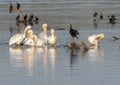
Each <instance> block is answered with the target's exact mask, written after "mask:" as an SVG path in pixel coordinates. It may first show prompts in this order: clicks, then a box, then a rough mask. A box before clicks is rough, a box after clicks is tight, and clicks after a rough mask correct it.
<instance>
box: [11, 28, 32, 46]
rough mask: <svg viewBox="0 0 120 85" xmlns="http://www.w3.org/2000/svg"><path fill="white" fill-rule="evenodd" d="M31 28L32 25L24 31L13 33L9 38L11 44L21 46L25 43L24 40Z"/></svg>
mask: <svg viewBox="0 0 120 85" xmlns="http://www.w3.org/2000/svg"><path fill="white" fill-rule="evenodd" d="M30 29H31V26H27V27H26V28H25V30H24V32H23V33H18V34H15V35H13V36H12V37H11V38H10V40H9V45H13V44H17V45H18V46H20V44H23V41H24V39H25V38H26V32H27V31H28V30H30Z"/></svg>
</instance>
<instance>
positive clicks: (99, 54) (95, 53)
mask: <svg viewBox="0 0 120 85" xmlns="http://www.w3.org/2000/svg"><path fill="white" fill-rule="evenodd" d="M87 55H88V58H89V60H90V62H95V61H103V60H104V51H103V49H102V48H101V47H99V46H96V47H95V48H93V49H89V50H88V51H82V53H81V56H82V57H85V56H87Z"/></svg>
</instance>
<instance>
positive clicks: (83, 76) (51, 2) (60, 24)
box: [0, 0, 120, 85]
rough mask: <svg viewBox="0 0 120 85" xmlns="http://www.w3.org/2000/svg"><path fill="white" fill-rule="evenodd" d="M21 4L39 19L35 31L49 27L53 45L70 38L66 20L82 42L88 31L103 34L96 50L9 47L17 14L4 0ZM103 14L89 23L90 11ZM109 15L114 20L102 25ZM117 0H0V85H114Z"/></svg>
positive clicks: (119, 57) (118, 67)
mask: <svg viewBox="0 0 120 85" xmlns="http://www.w3.org/2000/svg"><path fill="white" fill-rule="evenodd" d="M10 2H12V3H13V4H15V3H16V2H19V3H21V9H22V10H23V12H24V13H33V14H35V15H36V16H38V17H39V18H40V19H41V20H40V21H39V23H38V24H34V25H33V31H34V33H35V34H36V35H38V34H39V33H40V32H42V24H43V23H47V24H48V25H49V27H50V28H55V30H56V31H55V33H56V36H57V37H58V42H57V46H59V45H65V44H66V42H69V41H70V40H71V37H70V35H69V29H68V27H67V24H68V23H71V24H72V25H73V27H74V28H75V29H77V30H78V31H79V33H80V35H79V39H75V40H76V42H77V43H79V42H80V40H83V41H85V42H86V44H87V45H88V46H89V43H88V41H87V38H88V36H89V35H92V34H98V33H104V34H105V38H104V39H103V41H101V42H100V47H99V48H98V49H96V50H89V51H88V52H84V51H83V50H82V49H77V50H76V49H75V50H74V51H73V50H70V49H68V48H65V47H56V48H49V47H45V48H34V47H30V48H11V47H9V46H8V41H9V39H10V37H11V36H12V35H14V34H16V33H18V32H21V31H22V30H24V27H25V25H24V24H22V23H19V24H18V23H16V21H15V18H16V16H17V13H12V14H9V3H10ZM95 11H97V12H98V13H101V12H103V14H104V20H100V21H99V22H98V23H95V24H94V23H93V17H92V16H93V13H94V12H95ZM112 14H114V15H115V16H116V18H117V19H118V20H117V23H116V24H115V25H111V24H108V19H107V16H109V15H112ZM112 36H117V37H120V1H119V0H114V1H113V0H74V1H73V0H0V43H3V44H1V45H0V54H1V55H0V84H1V85H61V84H63V85H74V84H75V85H80V84H84V85H88V84H89V85H113V84H116V85H118V84H119V83H120V54H119V53H120V41H119V40H117V41H110V40H111V38H112Z"/></svg>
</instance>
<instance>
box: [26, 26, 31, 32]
mask: <svg viewBox="0 0 120 85" xmlns="http://www.w3.org/2000/svg"><path fill="white" fill-rule="evenodd" d="M28 30H31V26H30V25H28V26H27V27H26V28H25V30H24V32H25V33H26V32H27V31H28Z"/></svg>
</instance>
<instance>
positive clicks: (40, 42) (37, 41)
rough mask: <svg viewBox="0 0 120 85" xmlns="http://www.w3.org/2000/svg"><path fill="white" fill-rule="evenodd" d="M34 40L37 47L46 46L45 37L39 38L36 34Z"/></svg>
mask: <svg viewBox="0 0 120 85" xmlns="http://www.w3.org/2000/svg"><path fill="white" fill-rule="evenodd" d="M33 41H34V43H35V46H36V47H43V46H45V40H44V39H43V38H39V37H37V36H36V35H33Z"/></svg>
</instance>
